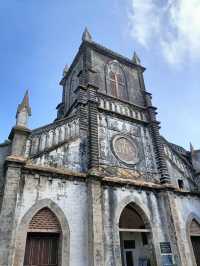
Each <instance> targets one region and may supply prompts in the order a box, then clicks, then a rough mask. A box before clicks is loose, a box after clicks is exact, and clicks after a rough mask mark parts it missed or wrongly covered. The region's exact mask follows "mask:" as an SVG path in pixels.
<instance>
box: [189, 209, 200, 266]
mask: <svg viewBox="0 0 200 266" xmlns="http://www.w3.org/2000/svg"><path fill="white" fill-rule="evenodd" d="M193 220H196V221H197V222H198V223H199V224H200V217H199V216H197V215H196V214H195V213H193V212H192V213H190V215H189V216H188V219H187V222H186V235H187V240H188V244H189V247H190V252H191V259H192V263H193V265H194V266H197V264H196V258H195V255H194V250H193V246H192V241H191V237H190V225H191V223H192V221H193Z"/></svg>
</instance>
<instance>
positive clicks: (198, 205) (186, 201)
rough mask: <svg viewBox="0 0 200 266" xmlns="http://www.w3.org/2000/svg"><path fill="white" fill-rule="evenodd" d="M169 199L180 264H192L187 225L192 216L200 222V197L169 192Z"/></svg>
mask: <svg viewBox="0 0 200 266" xmlns="http://www.w3.org/2000/svg"><path fill="white" fill-rule="evenodd" d="M170 201H171V206H172V208H171V209H172V214H173V219H174V225H175V229H176V235H177V242H178V246H179V249H180V254H181V261H182V266H194V265H195V259H194V255H193V249H192V245H191V241H190V237H189V226H190V223H191V222H192V219H193V218H195V219H196V220H197V221H198V222H200V198H199V197H197V196H189V195H184V196H181V195H180V194H179V195H175V194H171V197H170Z"/></svg>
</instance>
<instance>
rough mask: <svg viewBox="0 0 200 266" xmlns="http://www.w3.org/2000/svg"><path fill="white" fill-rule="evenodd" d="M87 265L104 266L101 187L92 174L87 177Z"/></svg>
mask: <svg viewBox="0 0 200 266" xmlns="http://www.w3.org/2000/svg"><path fill="white" fill-rule="evenodd" d="M88 217H89V218H88V219H89V222H88V232H89V243H88V244H89V265H90V266H104V246H103V217H102V188H101V182H100V181H99V180H97V179H95V178H94V177H93V176H91V177H89V178H88Z"/></svg>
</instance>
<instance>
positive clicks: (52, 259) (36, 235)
mask: <svg viewBox="0 0 200 266" xmlns="http://www.w3.org/2000/svg"><path fill="white" fill-rule="evenodd" d="M60 238H61V227H60V224H59V222H58V220H57V218H56V216H55V215H54V213H53V212H52V211H51V210H50V209H49V208H43V209H41V210H39V211H38V212H37V213H36V214H35V215H34V217H33V218H32V220H31V222H30V224H29V228H28V232H27V239H26V249H25V257H24V266H33V265H34V266H41V265H45V266H59V265H60V264H59V247H60Z"/></svg>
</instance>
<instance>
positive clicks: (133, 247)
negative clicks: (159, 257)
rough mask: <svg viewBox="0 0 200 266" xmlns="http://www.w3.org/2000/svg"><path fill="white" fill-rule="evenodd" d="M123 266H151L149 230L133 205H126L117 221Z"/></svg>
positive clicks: (144, 218)
mask: <svg viewBox="0 0 200 266" xmlns="http://www.w3.org/2000/svg"><path fill="white" fill-rule="evenodd" d="M119 232H120V244H121V256H122V265H123V266H151V261H152V258H151V254H152V252H151V230H150V226H149V223H148V221H147V220H146V217H144V215H143V213H141V211H140V210H139V208H137V207H136V206H135V205H134V204H133V203H130V204H128V205H127V206H126V207H125V208H124V210H123V211H122V213H121V216H120V220H119Z"/></svg>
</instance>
